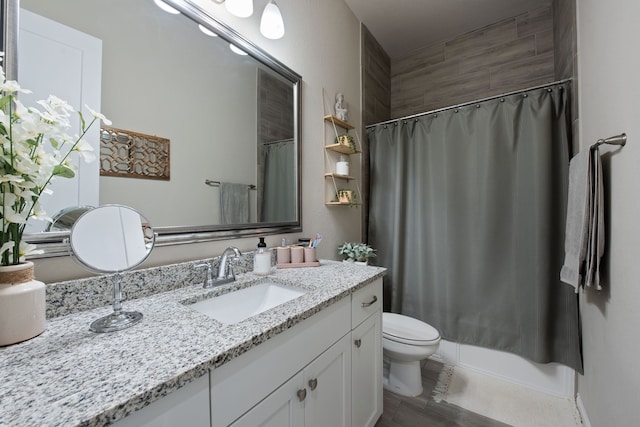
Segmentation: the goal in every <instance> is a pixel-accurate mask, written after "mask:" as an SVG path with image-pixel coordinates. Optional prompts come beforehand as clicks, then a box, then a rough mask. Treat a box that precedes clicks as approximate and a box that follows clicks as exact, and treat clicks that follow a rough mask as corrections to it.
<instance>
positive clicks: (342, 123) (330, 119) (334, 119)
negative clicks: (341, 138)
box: [324, 115, 355, 130]
mask: <svg viewBox="0 0 640 427" xmlns="http://www.w3.org/2000/svg"><path fill="white" fill-rule="evenodd" d="M324 120H325V121H326V122H330V123H333V124H334V125H336V126H339V127H341V128H342V129H346V130H351V129H355V126H353V125H352V124H351V123H347V122H345V121H344V120H340V119H339V118H337V117H336V116H332V115H328V116H324Z"/></svg>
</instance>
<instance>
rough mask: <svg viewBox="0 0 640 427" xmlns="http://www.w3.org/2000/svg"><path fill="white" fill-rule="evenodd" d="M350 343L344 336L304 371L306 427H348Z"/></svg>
mask: <svg viewBox="0 0 640 427" xmlns="http://www.w3.org/2000/svg"><path fill="white" fill-rule="evenodd" d="M350 341H351V337H350V334H347V335H345V336H344V337H343V338H342V339H341V340H340V341H338V342H337V343H335V344H334V345H333V346H331V347H330V348H329V349H328V350H327V351H325V352H324V353H322V354H321V355H320V356H319V357H318V358H317V359H316V360H314V361H313V362H311V363H310V364H309V366H307V367H306V368H305V370H304V384H305V386H306V388H307V399H306V401H305V417H304V419H305V423H304V425H305V427H327V426H331V427H348V426H350V425H351V343H350Z"/></svg>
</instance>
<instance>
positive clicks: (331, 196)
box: [322, 89, 362, 206]
mask: <svg viewBox="0 0 640 427" xmlns="http://www.w3.org/2000/svg"><path fill="white" fill-rule="evenodd" d="M322 99H323V102H324V109H325V112H327V111H331V109H330V107H329V105H328V104H327V96H325V90H324V89H323V91H322ZM324 122H325V126H324V170H325V174H324V177H325V199H324V204H325V205H327V206H360V205H361V204H362V203H360V202H359V201H356V200H362V193H360V186H359V185H358V180H357V178H356V177H355V176H352V175H351V174H353V172H354V170H355V165H354V164H353V162H349V163H350V166H351V170H350V171H349V172H350V174H349V175H342V174H338V173H336V163H337V162H338V160H339V158H340V157H344V156H345V155H346V156H353V155H357V154H361V153H362V148H361V147H362V145H361V143H360V136H359V135H358V132H356V131H355V129H356V127H355V126H354V125H352V124H351V123H348V122H346V121H344V120H340V119H339V118H337V117H336V116H334V115H332V114H328V115H325V116H324ZM328 128H331V129H332V130H333V132H331V131H329V132H327V129H328ZM338 129H341V131H340V132H339V131H338ZM344 134H347V135H350V137H349V139H350V140H351V141H350V145H346V141H345V144H339V143H337V142H336V141H338V140H339V138H338V136H341V135H344ZM340 139H342V138H340ZM342 161H344V160H342ZM354 175H355V174H354ZM338 183H340V186H339V185H338ZM340 190H351V192H352V194H353V196H354V197H353V198H352V199H353V200H351V201H350V202H345V201H342V202H340V201H338V200H337V199H338V193H339V192H340Z"/></svg>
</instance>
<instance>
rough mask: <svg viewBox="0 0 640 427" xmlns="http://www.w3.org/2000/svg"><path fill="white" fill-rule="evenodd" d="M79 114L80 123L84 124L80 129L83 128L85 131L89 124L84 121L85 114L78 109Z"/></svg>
mask: <svg viewBox="0 0 640 427" xmlns="http://www.w3.org/2000/svg"><path fill="white" fill-rule="evenodd" d="M78 116H80V124H81V125H82V127H81V128H80V129H82V131H83V132H84V130H85V129H86V126H87V124H86V123H85V121H84V116H83V115H82V113H81V112H80V111H78Z"/></svg>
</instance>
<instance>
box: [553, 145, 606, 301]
mask: <svg viewBox="0 0 640 427" xmlns="http://www.w3.org/2000/svg"><path fill="white" fill-rule="evenodd" d="M602 193H603V185H602V161H601V159H600V152H599V151H598V148H597V147H596V148H591V149H587V150H585V151H583V152H580V153H578V154H577V155H575V156H574V157H573V158H572V159H571V162H570V163H569V195H568V203H567V219H566V231H565V244H564V246H565V249H564V250H565V258H564V265H563V266H562V270H561V271H560V280H562V281H563V282H565V283H567V284H569V285H571V286H573V287H574V288H575V290H576V292H578V291H579V290H580V288H584V287H590V286H594V287H595V288H596V289H598V290H599V289H601V285H600V260H601V258H602V254H603V253H604V210H603V196H602Z"/></svg>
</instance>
